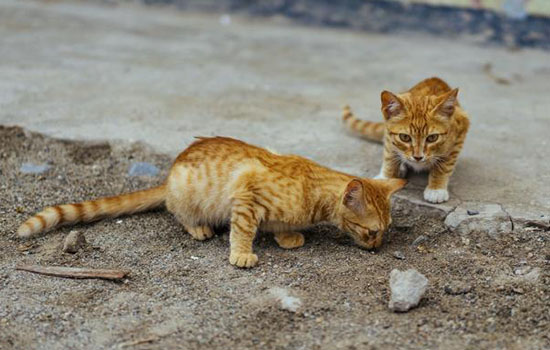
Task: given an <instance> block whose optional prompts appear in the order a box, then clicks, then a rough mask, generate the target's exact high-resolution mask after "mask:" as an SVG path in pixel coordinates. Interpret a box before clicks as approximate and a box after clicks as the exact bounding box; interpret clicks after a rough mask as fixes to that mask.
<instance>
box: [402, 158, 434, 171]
mask: <svg viewBox="0 0 550 350" xmlns="http://www.w3.org/2000/svg"><path fill="white" fill-rule="evenodd" d="M405 163H406V164H407V166H408V167H410V168H411V169H412V170H414V171H415V172H417V173H419V172H421V171H426V170H429V169H430V165H429V164H428V163H426V162H424V163H418V162H413V161H410V160H406V161H405Z"/></svg>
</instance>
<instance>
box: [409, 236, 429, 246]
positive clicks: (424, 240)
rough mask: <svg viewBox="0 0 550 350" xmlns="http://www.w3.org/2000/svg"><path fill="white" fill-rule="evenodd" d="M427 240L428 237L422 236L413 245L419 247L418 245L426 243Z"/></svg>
mask: <svg viewBox="0 0 550 350" xmlns="http://www.w3.org/2000/svg"><path fill="white" fill-rule="evenodd" d="M427 240H428V237H426V236H424V235H420V236H418V237H416V239H415V240H414V241H413V242H412V244H411V245H413V246H417V245H420V244H422V243H424V242H426V241H427Z"/></svg>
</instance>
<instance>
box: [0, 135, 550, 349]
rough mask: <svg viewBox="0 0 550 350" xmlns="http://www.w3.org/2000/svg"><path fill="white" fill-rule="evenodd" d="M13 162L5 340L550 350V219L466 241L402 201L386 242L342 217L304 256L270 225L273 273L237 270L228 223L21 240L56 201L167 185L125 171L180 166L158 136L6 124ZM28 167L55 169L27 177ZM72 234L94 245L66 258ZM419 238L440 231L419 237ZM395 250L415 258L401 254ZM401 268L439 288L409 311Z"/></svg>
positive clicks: (263, 257)
mask: <svg viewBox="0 0 550 350" xmlns="http://www.w3.org/2000/svg"><path fill="white" fill-rule="evenodd" d="M0 159H1V162H0V172H1V173H0V178H1V183H0V198H2V200H1V201H0V227H1V228H2V235H1V236H0V349H30V348H33V349H67V348H73V349H77V348H78V349H110V348H132V349H173V348H180V349H216V348H217V349H390V348H400V349H548V348H550V338H549V334H550V275H549V266H550V249H549V248H550V247H549V232H547V231H545V228H544V227H531V228H530V227H527V228H516V230H515V231H514V232H510V233H508V234H505V235H502V236H501V237H500V238H499V239H498V240H495V239H492V238H490V237H488V236H487V235H483V234H475V233H474V234H471V235H469V236H459V235H456V234H453V233H452V232H449V231H448V230H447V229H446V228H445V226H444V225H443V223H442V217H441V216H440V215H439V214H437V213H433V212H428V211H423V210H421V209H418V208H416V207H415V206H414V205H413V204H411V203H407V202H404V201H403V202H399V203H397V204H396V205H395V206H394V214H393V215H394V225H393V228H392V229H391V230H390V231H389V232H388V234H387V237H386V242H385V244H384V245H383V246H382V248H381V249H379V250H378V251H375V252H369V251H366V250H362V249H360V248H358V247H356V246H355V245H354V244H353V243H352V242H351V240H350V239H348V238H346V237H345V236H342V235H341V234H340V233H339V232H337V230H336V229H334V228H332V227H329V226H319V227H316V228H314V229H311V230H310V231H308V232H306V244H305V246H304V247H302V248H299V249H296V250H283V249H281V248H279V247H278V246H277V245H276V243H275V242H274V240H273V238H272V236H271V235H270V234H268V233H261V234H260V235H259V237H258V239H257V241H256V242H255V249H256V253H257V254H258V256H259V258H260V263H259V266H257V267H256V268H253V269H251V270H241V269H238V268H235V267H233V266H231V265H229V263H228V233H227V227H220V228H219V230H218V234H217V235H216V236H215V237H214V238H213V239H211V240H209V241H206V242H197V241H194V240H192V239H191V237H190V236H189V235H188V234H186V233H185V232H184V230H183V229H182V228H181V227H180V226H178V224H177V223H176V221H175V220H174V219H173V218H172V217H171V216H170V214H168V213H167V212H165V211H163V210H159V211H154V212H149V213H143V214H137V215H134V216H129V217H124V218H119V219H110V220H104V221H99V222H97V223H93V224H86V225H77V226H76V227H64V228H60V229H57V230H55V231H53V232H50V233H49V234H46V235H43V236H41V237H38V238H36V239H32V240H28V241H23V240H20V239H17V238H16V237H15V235H14V232H15V230H16V229H17V227H18V225H19V224H20V223H21V222H22V221H24V219H25V218H26V217H27V216H29V215H31V214H32V213H34V212H35V211H37V210H39V209H41V208H42V207H44V206H47V205H52V204H60V203H65V202H75V201H81V200H85V199H90V198H95V197H99V196H105V195H113V194H117V193H120V192H126V191H132V190H137V189H141V188H146V187H149V186H153V185H155V184H158V183H160V182H161V181H162V179H163V176H165V174H166V171H164V172H163V173H162V174H161V175H159V176H158V177H154V178H147V177H128V176H127V170H128V167H129V166H130V164H131V163H132V162H135V161H147V162H151V163H153V164H155V165H157V166H158V167H160V168H161V169H165V170H166V169H167V168H168V167H169V166H170V163H171V159H169V158H168V157H167V156H164V155H159V154H155V153H154V152H152V151H151V150H150V149H148V148H147V147H146V146H144V145H140V144H122V143H121V144H97V143H96V144H90V143H84V142H73V141H64V140H56V139H51V138H48V137H45V136H42V135H39V134H33V133H29V132H27V131H25V130H22V129H20V128H15V127H9V128H8V127H0ZM23 162H34V163H44V162H47V163H49V164H50V165H51V168H50V170H48V171H47V172H45V173H43V174H39V175H33V174H29V175H25V174H22V173H20V172H19V168H20V166H21V164H22V163H23ZM72 229H77V230H81V231H82V232H84V234H85V236H86V240H87V242H88V245H87V246H86V247H85V248H84V249H83V250H81V251H79V252H78V253H76V254H68V253H63V252H62V250H61V246H62V243H63V239H64V237H65V236H66V235H67V234H68V232H69V231H70V230H72ZM420 235H424V236H425V237H426V238H427V239H426V240H425V241H424V242H423V243H421V244H419V245H412V242H413V241H414V240H415V239H416V238H417V237H418V236H420ZM396 250H399V251H401V252H402V253H403V255H404V256H405V259H404V260H399V259H397V258H395V257H394V252H395V251H396ZM20 263H26V264H40V265H61V266H77V267H95V268H124V269H128V270H131V274H130V276H129V278H127V279H126V280H124V281H122V282H109V281H103V280H72V279H63V278H56V277H50V276H41V275H36V274H31V273H28V272H23V271H15V266H16V264H20ZM394 268H397V269H401V270H403V269H409V268H415V269H417V270H418V271H420V272H421V273H423V274H424V275H426V277H427V278H428V279H429V283H430V286H429V289H428V292H427V294H426V295H425V297H424V299H423V300H422V301H421V303H420V305H419V306H418V307H417V308H416V309H413V310H411V311H410V312H408V313H405V314H396V313H393V312H391V311H389V310H388V307H387V303H388V300H389V287H388V278H389V273H390V271H391V270H392V269H394ZM456 285H458V286H459V287H458V288H457V287H456ZM446 287H447V288H446ZM271 288H285V289H286V290H287V291H288V293H289V294H290V295H291V296H294V297H297V298H299V299H300V300H301V303H302V305H301V307H300V308H299V309H298V310H297V311H296V312H291V311H287V310H284V309H283V308H281V307H280V303H279V302H278V301H277V300H275V299H274V298H273V297H272V295H271V293H270V290H271ZM468 290H469V291H468Z"/></svg>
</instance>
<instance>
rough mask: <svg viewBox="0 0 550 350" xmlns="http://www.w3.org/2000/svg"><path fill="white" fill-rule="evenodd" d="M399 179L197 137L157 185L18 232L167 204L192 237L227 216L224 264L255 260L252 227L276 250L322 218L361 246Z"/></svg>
mask: <svg viewBox="0 0 550 350" xmlns="http://www.w3.org/2000/svg"><path fill="white" fill-rule="evenodd" d="M405 183H406V181H405V180H400V179H391V180H372V179H361V178H358V177H355V176H351V175H347V174H344V173H340V172H337V171H333V170H330V169H328V168H325V167H323V166H321V165H318V164H316V163H314V162H312V161H310V160H307V159H305V158H302V157H298V156H293V155H278V154H275V153H272V152H269V151H267V150H265V149H262V148H259V147H255V146H252V145H249V144H246V143H244V142H242V141H238V140H234V139H230V138H225V137H214V138H200V140H198V141H196V142H194V143H193V144H191V145H190V146H189V147H188V148H187V149H186V150H185V151H183V152H182V153H181V154H180V155H179V156H178V158H177V159H176V161H175V162H174V164H173V166H172V168H171V170H170V174H169V175H168V178H167V180H166V182H165V183H164V184H163V185H160V186H158V187H155V188H152V189H149V190H144V191H139V192H134V193H129V194H124V195H119V196H115V197H110V198H102V199H98V200H94V201H86V202H82V203H76V204H64V205H60V206H55V207H49V208H46V209H44V210H43V211H42V212H40V213H38V214H36V215H35V216H33V217H31V218H29V219H28V220H27V221H26V222H25V223H23V224H22V225H21V226H20V227H19V229H18V230H17V234H18V235H19V236H20V237H29V236H31V235H33V234H36V233H39V232H43V231H46V230H49V229H51V228H54V227H56V226H58V225H61V224H68V223H76V222H79V221H92V220H96V219H99V218H102V217H116V216H119V215H123V214H131V213H136V212H139V211H144V210H147V209H151V208H155V207H159V206H161V205H162V204H164V203H165V204H166V207H167V208H168V210H169V211H170V212H171V213H172V214H174V215H175V217H176V218H177V219H178V221H179V222H180V223H181V224H182V225H183V227H184V228H185V229H186V230H187V232H189V233H190V234H191V236H192V237H193V238H195V239H197V240H204V239H207V238H210V237H212V236H213V232H212V226H216V225H218V224H221V223H224V222H227V221H229V222H230V225H231V228H230V230H231V232H230V235H229V241H230V245H231V247H230V255H229V262H230V263H231V264H233V265H237V266H239V267H252V266H254V265H256V263H257V261H258V257H257V256H256V254H254V253H253V251H252V241H253V240H254V237H255V235H256V231H257V230H258V228H261V229H265V230H267V231H272V232H274V234H275V240H276V241H277V243H278V244H279V246H281V247H282V248H287V249H290V248H296V247H300V246H302V245H303V244H304V236H303V235H302V234H301V233H299V232H297V231H298V230H300V229H303V228H305V227H308V226H311V225H313V224H315V223H318V222H329V223H332V224H334V225H336V226H337V227H339V228H340V229H341V230H343V231H345V232H346V233H347V234H349V235H350V236H351V237H352V238H353V239H354V240H355V242H356V243H357V244H358V245H360V246H361V247H364V248H374V247H378V246H380V244H381V243H382V236H383V233H384V231H385V230H386V229H387V227H388V225H389V224H390V222H391V216H390V196H391V194H392V193H394V192H395V191H397V190H399V189H400V188H402V187H403V186H404V185H405Z"/></svg>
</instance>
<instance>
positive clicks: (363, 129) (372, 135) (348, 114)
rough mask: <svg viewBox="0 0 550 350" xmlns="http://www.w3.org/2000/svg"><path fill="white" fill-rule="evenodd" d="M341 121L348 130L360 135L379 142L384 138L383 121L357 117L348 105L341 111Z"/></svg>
mask: <svg viewBox="0 0 550 350" xmlns="http://www.w3.org/2000/svg"><path fill="white" fill-rule="evenodd" d="M342 122H343V123H344V125H345V126H346V128H347V129H348V130H350V131H352V132H353V133H355V134H358V135H359V136H361V137H364V138H367V139H369V140H373V141H380V142H381V141H382V140H383V138H384V123H380V122H371V121H367V120H361V119H358V118H357V117H356V116H355V115H354V114H353V112H352V111H351V109H350V108H349V106H345V107H344V110H343V111H342Z"/></svg>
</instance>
